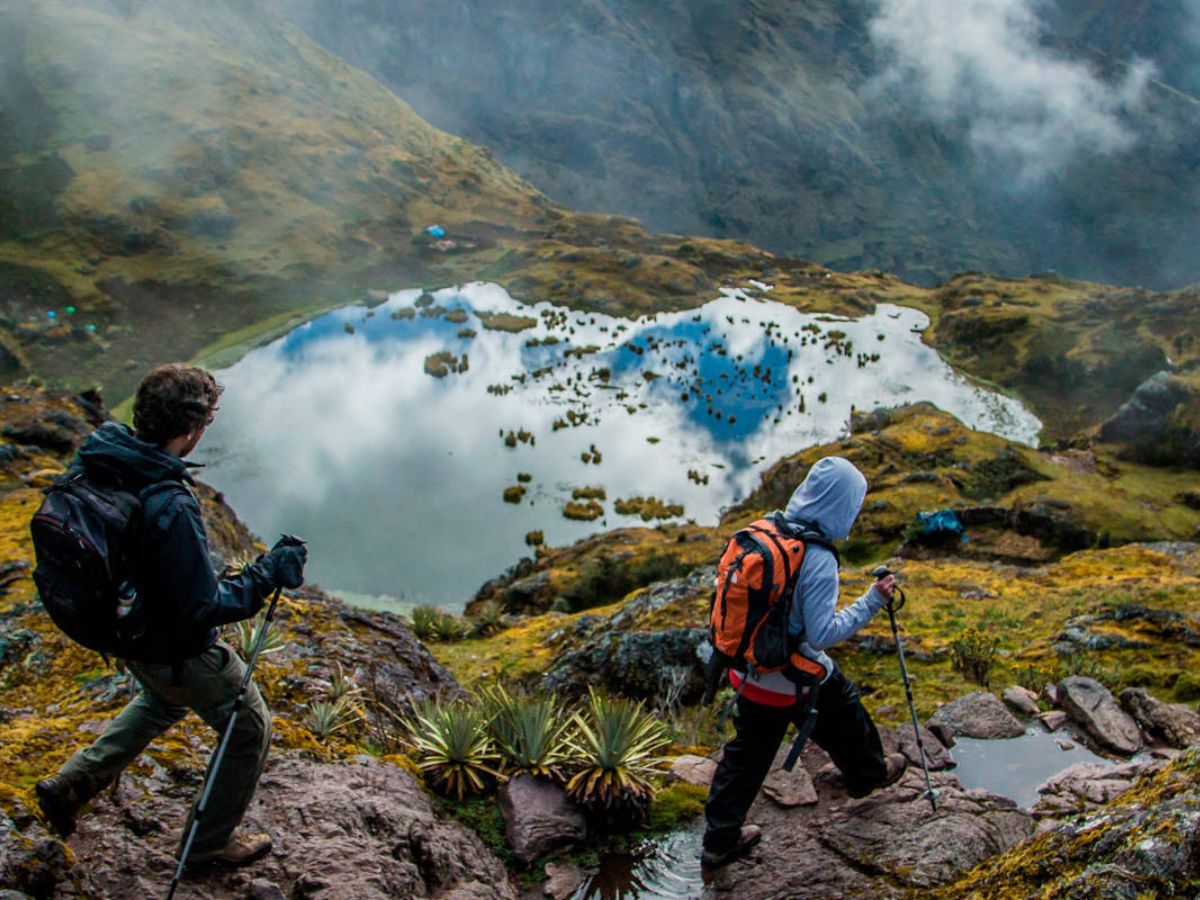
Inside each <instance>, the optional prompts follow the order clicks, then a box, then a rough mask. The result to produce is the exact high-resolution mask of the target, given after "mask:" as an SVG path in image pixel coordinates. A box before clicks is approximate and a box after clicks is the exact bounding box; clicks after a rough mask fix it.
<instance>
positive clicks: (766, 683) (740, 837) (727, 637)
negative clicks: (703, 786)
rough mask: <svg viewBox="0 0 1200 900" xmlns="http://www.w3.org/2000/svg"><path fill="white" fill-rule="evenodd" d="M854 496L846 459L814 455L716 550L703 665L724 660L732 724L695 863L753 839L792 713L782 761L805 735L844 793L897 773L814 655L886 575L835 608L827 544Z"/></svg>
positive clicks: (862, 490) (883, 596) (840, 682)
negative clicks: (792, 731)
mask: <svg viewBox="0 0 1200 900" xmlns="http://www.w3.org/2000/svg"><path fill="white" fill-rule="evenodd" d="M866 493H867V480H866V479H865V478H864V477H863V475H862V473H861V472H859V471H858V469H856V468H855V467H854V465H853V464H852V463H850V462H849V461H848V460H845V459H842V458H841V457H825V458H824V459H821V460H818V461H817V462H816V463H815V464H814V465H813V467H812V468H811V469H810V470H809V472H808V475H807V477H806V478H805V479H804V482H803V483H802V484H801V485H800V486H799V487H798V488H796V490H795V492H794V493H793V494H792V497H791V500H790V501H789V502H788V505H787V509H786V511H785V512H783V513H782V514H780V513H775V514H773V515H771V516H768V517H767V518H765V519H760V520H759V521H757V522H754V523H753V524H751V525H749V526H747V527H746V528H744V529H742V530H740V531H739V532H737V533H736V534H735V535H734V536H733V538H732V539H731V540H730V542H729V545H728V547H727V548H726V550H725V553H724V554H723V556H722V557H721V562H720V564H719V566H718V569H717V592H716V594H715V595H714V598H713V607H712V611H711V614H710V626H709V632H710V638H711V641H712V645H713V648H714V656H713V658H714V660H716V661H717V662H718V666H716V667H713V666H711V664H710V673H712V672H717V671H720V670H722V669H724V667H728V669H729V680H730V682H731V683H732V685H733V686H734V688H735V689H736V691H737V702H736V709H737V712H736V715H735V717H734V728H735V730H736V732H737V733H736V735H735V737H734V738H733V740H731V741H730V742H729V743H728V744H726V745H725V751H724V756H723V757H722V759H721V762H720V764H719V765H718V766H717V770H716V772H715V773H714V775H713V781H712V787H711V789H710V791H709V795H708V801H707V803H706V804H705V808H704V812H705V817H706V819H707V826H708V827H707V830H706V831H705V834H704V849H703V854H702V857H701V862H702V863H703V865H704V866H705V867H707V868H715V867H719V866H723V865H725V864H726V863H728V862H730V861H731V860H733V859H735V858H736V857H737V856H739V855H740V854H742V853H743V852H745V851H746V850H749V849H750V848H751V847H753V846H754V845H755V844H757V843H758V841H759V840H760V838H761V837H762V832H761V829H759V828H758V826H755V825H744V824H743V823H744V822H745V820H746V814H747V813H748V812H749V810H750V806H751V805H752V804H753V803H754V799H755V797H756V796H757V795H758V791H759V788H761V787H762V784H763V781H764V780H765V779H766V777H767V774H768V773H769V771H770V768H771V765H772V763H773V761H774V759H775V754H776V752H777V751H778V749H779V745H780V742H781V741H782V740H783V737H784V735H785V734H786V732H787V729H788V726H789V725H790V724H792V723H793V722H795V723H796V725H797V727H798V728H799V729H800V731H799V735H798V737H797V740H796V743H795V744H794V745H793V752H792V753H791V754H790V755H789V759H788V762H787V763H786V764H785V767H790V765H793V764H794V763H795V761H796V755H797V754H798V752H799V749H800V747H801V746H802V745H803V742H804V740H805V738H806V737H807V736H808V735H809V734H811V737H812V739H813V740H814V741H815V742H816V743H817V744H818V745H819V746H820V747H821V748H822V749H823V750H825V752H827V753H828V754H829V755H830V757H831V758H832V759H833V762H834V764H835V765H836V766H837V768H838V769H839V770H840V772H841V774H842V778H843V779H844V781H845V785H846V790H847V792H848V793H849V794H850V796H851V797H865V796H866V795H867V794H869V793H871V791H873V790H875V789H876V788H879V787H882V786H884V785H887V784H891V783H893V782H894V781H896V780H897V779H898V778H900V776H901V775H902V774H903V773H904V769H905V767H906V764H907V763H906V760H905V757H904V756H903V755H901V754H899V753H894V754H891V755H889V756H884V753H883V746H882V743H881V742H880V739H879V732H878V731H877V730H876V728H875V724H874V723H873V722H872V721H871V717H870V715H869V714H868V713H867V711H866V709H865V708H864V707H863V705H862V701H861V700H860V699H859V694H858V691H857V690H856V689H855V687H854V685H853V683H852V682H851V681H850V679H848V678H847V677H846V676H845V675H843V674H842V672H841V671H840V670H839V669H838V668H837V666H836V665H835V663H834V662H833V660H831V659H830V658H829V656H828V655H827V654H826V653H825V651H826V649H828V648H830V647H832V646H834V645H835V644H838V643H841V642H842V641H844V640H846V638H848V637H850V636H851V635H852V634H854V633H855V632H857V631H858V630H859V629H861V628H862V627H863V626H865V625H866V624H867V623H868V622H869V621H870V620H871V618H872V617H873V616H874V615H875V613H877V612H879V610H880V609H882V608H883V607H884V605H885V604H886V603H889V602H890V601H891V598H892V594H893V591H894V590H895V583H896V582H895V578H894V576H892V575H887V576H886V577H884V578H881V579H879V580H878V581H876V582H875V584H874V585H872V587H871V589H870V590H869V591H868V592H867V593H866V594H864V595H863V596H862V597H859V598H858V599H857V600H856V601H855V602H854V603H853V604H851V605H850V606H848V607H846V608H845V609H843V610H841V611H840V612H839V611H838V610H837V601H838V592H839V588H840V581H839V579H838V557H837V550H836V549H835V548H834V545H833V542H834V541H840V540H845V538H846V537H847V535H849V533H850V528H851V526H852V525H853V524H854V520H855V519H856V518H857V517H858V513H859V510H860V509H861V508H862V503H863V498H864V497H865V496H866ZM711 689H712V688H711V686H710V690H711Z"/></svg>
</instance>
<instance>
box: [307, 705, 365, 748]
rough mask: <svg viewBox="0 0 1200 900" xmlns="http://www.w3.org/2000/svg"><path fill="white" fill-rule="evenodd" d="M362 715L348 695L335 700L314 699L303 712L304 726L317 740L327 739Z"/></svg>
mask: <svg viewBox="0 0 1200 900" xmlns="http://www.w3.org/2000/svg"><path fill="white" fill-rule="evenodd" d="M361 715H362V712H361V711H360V710H359V708H358V707H357V706H356V705H355V704H354V702H353V701H352V700H351V698H350V697H347V696H343V697H338V698H337V699H336V700H314V701H313V702H312V703H310V704H308V712H306V713H305V714H304V727H305V728H307V729H308V730H309V731H311V732H312V733H313V736H314V737H316V738H317V739H318V740H321V741H327V740H329V739H330V738H331V737H332V736H333V735H335V734H337V733H338V732H339V731H343V730H345V729H346V728H349V727H350V726H351V725H353V724H354V723H355V722H356V721H357V720H358V719H359V718H360V717H361Z"/></svg>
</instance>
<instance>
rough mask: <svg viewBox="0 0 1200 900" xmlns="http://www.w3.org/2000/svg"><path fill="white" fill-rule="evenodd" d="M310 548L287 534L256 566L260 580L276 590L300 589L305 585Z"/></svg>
mask: <svg viewBox="0 0 1200 900" xmlns="http://www.w3.org/2000/svg"><path fill="white" fill-rule="evenodd" d="M306 562H308V547H306V546H305V544H304V541H302V540H300V539H299V538H297V537H293V536H292V535H289V534H285V535H284V536H283V537H281V538H280V539H279V540H278V541H276V542H275V546H274V547H272V548H271V549H270V550H269V551H267V552H266V553H264V554H263V555H262V556H260V557H259V558H258V561H257V562H256V563H255V564H254V565H255V568H257V569H258V573H257V574H258V576H259V577H260V579H261V580H262V581H264V582H266V583H268V584H269V585H270V587H271V588H272V589H274V588H280V587H285V588H298V587H300V585H302V584H304V564H305V563H306Z"/></svg>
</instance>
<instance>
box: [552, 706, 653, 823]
mask: <svg viewBox="0 0 1200 900" xmlns="http://www.w3.org/2000/svg"><path fill="white" fill-rule="evenodd" d="M573 721H574V723H575V733H574V735H573V736H572V737H571V738H570V739H569V741H568V744H569V746H570V749H571V752H572V755H573V757H574V761H575V762H576V763H577V764H578V766H579V771H577V772H576V773H575V775H573V776H572V777H571V780H570V781H568V782H567V794H568V795H569V796H570V797H571V798H572V799H574V800H575V801H576V802H578V803H579V804H581V805H582V806H583V807H585V808H586V809H587V810H588V811H589V812H591V813H592V814H593V815H595V816H598V817H599V818H602V819H603V820H604V821H605V822H606V823H607V824H609V825H619V824H624V823H637V822H640V821H643V820H644V818H645V815H646V811H647V810H648V809H649V806H650V801H651V799H653V797H654V786H653V785H652V784H651V783H650V779H651V777H653V776H654V775H655V774H657V773H658V771H659V767H660V765H661V762H662V760H661V758H660V757H659V756H658V754H659V752H660V751H661V750H663V749H664V748H666V747H667V746H668V745H669V744H670V740H669V739H668V737H667V733H666V728H665V727H664V725H663V724H662V723H661V722H660V721H658V720H657V719H656V718H654V717H653V716H652V715H650V714H649V713H647V712H646V710H645V708H644V707H643V706H642V704H641V703H637V702H634V701H632V700H624V699H621V698H617V697H605V696H603V695H602V694H599V693H597V692H596V691H595V690H594V689H589V691H588V703H587V707H586V709H585V710H584V711H583V712H582V713H575V715H574V716H573Z"/></svg>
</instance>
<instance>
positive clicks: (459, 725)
mask: <svg viewBox="0 0 1200 900" xmlns="http://www.w3.org/2000/svg"><path fill="white" fill-rule="evenodd" d="M402 723H403V726H404V730H405V732H406V737H407V741H408V744H409V746H411V747H412V749H413V750H414V751H415V752H416V755H417V767H418V768H419V769H420V770H421V771H422V772H424V773H425V777H426V778H427V779H428V780H429V783H430V785H431V786H432V787H433V789H434V790H436V791H438V792H439V793H441V794H444V795H445V796H447V797H453V798H454V799H455V800H459V801H461V800H462V799H463V798H464V797H467V796H469V795H471V794H475V793H478V792H480V791H482V790H483V789H484V788H485V787H486V786H487V784H488V782H489V780H490V779H491V778H494V777H499V775H500V773H499V772H498V771H496V769H495V768H494V763H495V761H496V755H495V753H494V752H493V750H492V745H491V739H490V738H489V737H488V733H487V718H486V716H485V714H484V711H483V709H482V708H480V707H479V706H478V705H476V704H473V703H465V702H462V701H457V702H453V703H444V702H442V701H440V700H431V701H428V702H426V703H424V704H422V705H421V706H418V707H417V708H416V709H414V710H413V712H412V715H411V716H408V717H406V718H404V719H403V720H402Z"/></svg>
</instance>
